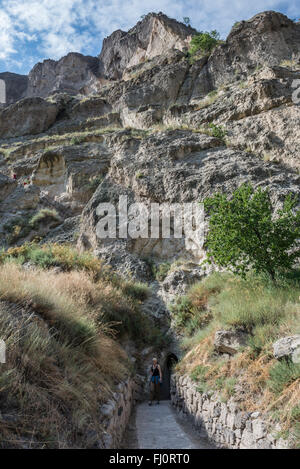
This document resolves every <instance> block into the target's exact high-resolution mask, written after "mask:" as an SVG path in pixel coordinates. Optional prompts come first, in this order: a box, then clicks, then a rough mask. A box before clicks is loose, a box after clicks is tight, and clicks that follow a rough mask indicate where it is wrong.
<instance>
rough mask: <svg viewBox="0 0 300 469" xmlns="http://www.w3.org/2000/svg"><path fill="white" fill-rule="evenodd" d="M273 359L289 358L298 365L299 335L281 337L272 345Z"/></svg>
mask: <svg viewBox="0 0 300 469" xmlns="http://www.w3.org/2000/svg"><path fill="white" fill-rule="evenodd" d="M273 353H274V357H275V358H277V359H280V358H290V359H291V360H292V361H293V362H294V363H300V334H296V335H291V336H288V337H283V338H282V339H279V340H277V341H276V342H275V343H274V344H273Z"/></svg>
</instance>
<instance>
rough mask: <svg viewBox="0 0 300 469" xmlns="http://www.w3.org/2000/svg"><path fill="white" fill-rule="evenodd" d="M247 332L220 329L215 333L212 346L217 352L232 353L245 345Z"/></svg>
mask: <svg viewBox="0 0 300 469" xmlns="http://www.w3.org/2000/svg"><path fill="white" fill-rule="evenodd" d="M247 337H248V336H247V334H245V333H244V332H241V331H231V330H229V331H225V330H220V331H217V332H216V334H215V341H214V346H215V349H216V350H217V352H219V353H228V354H229V355H234V354H235V353H236V352H237V351H238V350H239V348H240V347H242V346H243V345H246V343H247Z"/></svg>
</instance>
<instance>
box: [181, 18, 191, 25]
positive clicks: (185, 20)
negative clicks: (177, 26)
mask: <svg viewBox="0 0 300 469" xmlns="http://www.w3.org/2000/svg"><path fill="white" fill-rule="evenodd" d="M183 22H184V24H185V25H186V26H190V24H191V19H190V18H189V17H188V16H184V17H183Z"/></svg>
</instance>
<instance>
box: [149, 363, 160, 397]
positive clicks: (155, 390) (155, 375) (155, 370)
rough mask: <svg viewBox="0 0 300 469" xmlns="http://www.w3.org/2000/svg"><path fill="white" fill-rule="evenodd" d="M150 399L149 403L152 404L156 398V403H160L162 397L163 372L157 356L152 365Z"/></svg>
mask: <svg viewBox="0 0 300 469" xmlns="http://www.w3.org/2000/svg"><path fill="white" fill-rule="evenodd" d="M150 376H151V379H150V401H149V405H152V402H153V400H155V399H156V404H159V399H160V385H161V384H162V372H161V367H160V365H159V363H158V362H157V359H156V358H153V360H152V366H151V369H150Z"/></svg>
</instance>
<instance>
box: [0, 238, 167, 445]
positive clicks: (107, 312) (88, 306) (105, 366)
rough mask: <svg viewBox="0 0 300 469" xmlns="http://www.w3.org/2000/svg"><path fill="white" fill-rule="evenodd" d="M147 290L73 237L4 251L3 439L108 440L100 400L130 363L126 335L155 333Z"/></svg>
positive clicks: (0, 301)
mask: <svg viewBox="0 0 300 469" xmlns="http://www.w3.org/2000/svg"><path fill="white" fill-rule="evenodd" d="M28 261H30V263H29V262H28ZM25 262H27V264H26V265H24V266H23V264H24V263H25ZM53 266H56V268H54V269H53V268H52V269H50V270H48V269H47V268H48V267H53ZM147 292H148V291H147V288H146V287H144V286H143V285H141V284H135V283H133V282H125V281H123V280H121V279H120V278H118V277H117V276H116V275H114V274H113V273H112V272H110V271H109V270H107V269H105V268H104V267H103V266H102V264H101V262H100V261H99V260H97V259H95V258H93V257H92V256H91V255H90V254H84V255H81V254H79V253H78V252H77V251H76V250H74V249H72V248H70V247H67V246H62V245H61V246H59V245H46V246H43V247H39V246H36V245H24V246H22V247H21V248H12V249H10V250H8V251H6V252H2V254H1V265H0V336H1V338H3V340H5V342H6V346H7V362H6V364H4V365H2V373H1V376H0V389H1V416H0V442H1V443H0V446H1V447H2V448H7V447H9V448H20V447H21V448H22V447H25V448H26V447H30V448H41V447H42V448H43V447H46V448H70V447H84V448H88V447H94V445H96V443H97V442H99V441H101V438H102V435H103V428H101V424H100V416H99V411H100V405H101V403H104V402H105V401H106V400H107V399H108V398H109V396H110V394H111V392H112V391H113V389H114V386H115V384H117V383H119V382H120V381H122V380H124V379H125V378H126V377H128V376H129V375H130V374H131V373H132V372H133V368H132V365H131V364H130V362H129V359H128V357H127V355H126V353H125V352H124V350H123V349H122V347H121V345H120V341H121V342H122V341H126V340H127V339H128V338H129V337H133V336H136V337H138V339H137V340H136V342H137V347H138V344H139V343H140V344H141V343H143V344H144V343H147V341H149V340H154V341H155V338H154V337H153V336H152V335H151V329H153V328H151V325H150V323H149V320H148V319H147V318H145V317H144V316H143V315H142V313H141V312H140V309H139V304H140V301H141V299H145V297H146V296H147ZM156 339H157V340H160V338H159V337H156Z"/></svg>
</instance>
